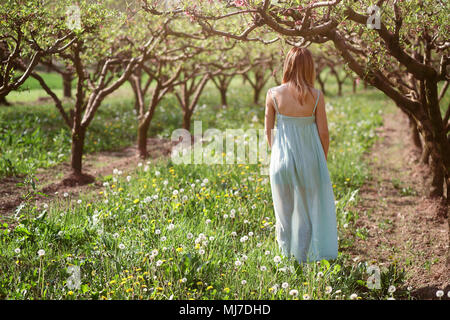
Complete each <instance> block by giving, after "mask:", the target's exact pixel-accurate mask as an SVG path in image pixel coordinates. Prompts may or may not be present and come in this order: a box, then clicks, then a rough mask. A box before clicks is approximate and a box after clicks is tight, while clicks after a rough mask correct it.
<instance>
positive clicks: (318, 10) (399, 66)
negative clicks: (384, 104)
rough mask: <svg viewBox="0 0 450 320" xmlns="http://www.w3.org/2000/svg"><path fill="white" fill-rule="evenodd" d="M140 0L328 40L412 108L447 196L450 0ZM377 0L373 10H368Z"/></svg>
mask: <svg viewBox="0 0 450 320" xmlns="http://www.w3.org/2000/svg"><path fill="white" fill-rule="evenodd" d="M142 2H143V5H144V7H145V8H146V10H147V11H148V12H151V13H153V14H155V15H163V16H164V15H167V14H170V15H172V16H174V15H175V16H176V15H189V16H190V17H191V19H192V20H193V21H195V22H196V23H197V24H198V25H199V26H200V27H201V28H202V30H203V32H204V33H206V34H208V35H211V36H212V35H216V36H220V37H225V38H227V39H234V40H238V41H241V42H255V41H259V42H262V43H269V42H271V43H273V42H276V41H281V42H283V43H287V44H290V45H297V46H299V45H305V46H307V45H310V44H312V43H316V44H320V45H323V44H325V43H326V44H330V45H331V46H332V47H333V48H334V49H335V50H336V51H337V52H338V54H339V56H340V57H341V58H342V60H343V62H344V63H345V65H346V66H347V68H349V69H350V70H352V71H353V72H354V74H356V75H357V77H358V78H359V79H361V80H362V81H364V82H366V83H367V84H370V85H372V86H374V87H376V88H378V89H379V90H381V91H382V92H384V93H385V94H386V95H387V96H388V97H389V98H391V99H392V100H393V101H394V102H395V104H396V105H397V106H398V107H399V108H400V109H401V110H402V111H403V112H404V113H405V114H407V115H408V117H409V119H410V121H411V123H412V135H413V138H414V141H415V142H416V143H417V145H418V147H420V148H421V149H422V153H423V157H422V160H423V161H424V162H425V163H427V164H429V165H430V169H431V173H432V179H431V187H430V192H429V195H430V196H439V197H443V196H444V186H445V187H446V193H447V195H446V196H447V199H449V196H450V136H449V133H450V122H449V119H450V106H448V105H447V106H442V105H441V102H442V101H443V100H442V99H443V97H444V95H445V92H446V90H447V88H448V83H449V80H450V73H449V64H450V58H449V51H450V41H449V38H448V35H449V25H450V23H449V19H450V18H449V15H448V12H449V9H450V4H449V2H448V1H432V0H420V1H419V0H414V1H398V0H386V1H383V0H379V1H374V2H373V3H372V2H368V1H358V0H357V1H353V0H352V1H350V0H330V1H315V0H309V1H301V2H298V1H297V2H296V1H294V2H293V1H286V2H281V1H270V0H259V1H257V0H242V1H231V0H230V1H220V2H211V3H209V2H200V3H198V2H196V1H191V0H182V1H181V2H180V4H181V7H178V8H175V9H171V10H165V11H164V10H159V9H158V7H157V6H155V5H154V4H152V3H150V2H149V1H146V0H142ZM373 4H376V5H377V8H378V9H377V10H375V11H371V10H369V6H371V5H373ZM367 12H369V14H367ZM378 14H379V15H378ZM369 23H371V24H369ZM440 88H441V90H439V89H440Z"/></svg>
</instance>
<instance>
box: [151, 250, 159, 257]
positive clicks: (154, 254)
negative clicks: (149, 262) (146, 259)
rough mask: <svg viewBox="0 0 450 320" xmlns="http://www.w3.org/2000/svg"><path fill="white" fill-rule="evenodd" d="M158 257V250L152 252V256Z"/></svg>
mask: <svg viewBox="0 0 450 320" xmlns="http://www.w3.org/2000/svg"><path fill="white" fill-rule="evenodd" d="M157 255H158V249H153V250H152V256H153V257H156V256H157Z"/></svg>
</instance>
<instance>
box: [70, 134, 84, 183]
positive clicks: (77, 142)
mask: <svg viewBox="0 0 450 320" xmlns="http://www.w3.org/2000/svg"><path fill="white" fill-rule="evenodd" d="M85 136H86V129H85V128H83V127H81V126H75V127H74V129H72V158H71V167H72V172H73V173H74V174H75V175H79V176H81V175H82V173H81V171H82V165H83V148H84V139H85Z"/></svg>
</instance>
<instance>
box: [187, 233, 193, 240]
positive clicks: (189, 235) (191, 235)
mask: <svg viewBox="0 0 450 320" xmlns="http://www.w3.org/2000/svg"><path fill="white" fill-rule="evenodd" d="M186 237H187V238H188V239H192V238H193V237H194V235H193V234H192V233H190V232H189V233H188V234H187V235H186Z"/></svg>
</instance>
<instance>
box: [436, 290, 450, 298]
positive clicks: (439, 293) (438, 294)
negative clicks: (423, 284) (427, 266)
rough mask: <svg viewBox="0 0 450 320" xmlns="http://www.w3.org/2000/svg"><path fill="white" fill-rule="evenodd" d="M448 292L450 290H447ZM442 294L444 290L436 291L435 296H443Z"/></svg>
mask: <svg viewBox="0 0 450 320" xmlns="http://www.w3.org/2000/svg"><path fill="white" fill-rule="evenodd" d="M449 292H450V291H449ZM443 296H444V291H442V290H438V291H436V297H438V298H441V297H443Z"/></svg>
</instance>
